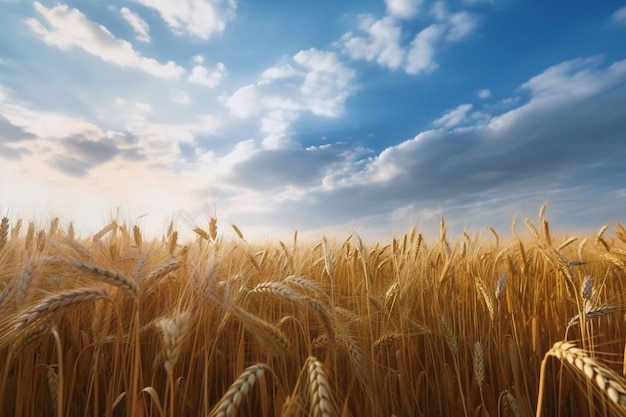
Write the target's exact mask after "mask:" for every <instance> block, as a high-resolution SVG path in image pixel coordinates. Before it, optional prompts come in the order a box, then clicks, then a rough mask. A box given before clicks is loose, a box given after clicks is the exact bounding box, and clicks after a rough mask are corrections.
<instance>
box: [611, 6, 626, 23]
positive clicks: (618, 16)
mask: <svg viewBox="0 0 626 417" xmlns="http://www.w3.org/2000/svg"><path fill="white" fill-rule="evenodd" d="M611 20H612V21H613V23H616V24H618V25H624V26H626V6H624V7H622V8H621V9H618V10H616V11H615V13H613V14H612V15H611Z"/></svg>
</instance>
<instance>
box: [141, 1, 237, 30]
mask: <svg viewBox="0 0 626 417" xmlns="http://www.w3.org/2000/svg"><path fill="white" fill-rule="evenodd" d="M135 1H136V2H137V3H140V4H142V5H143V6H146V7H150V8H152V9H154V10H156V11H157V12H159V15H160V16H161V18H162V19H163V20H164V21H165V23H167V25H168V26H169V27H170V29H171V30H172V31H173V32H174V33H176V34H178V35H182V34H190V35H192V36H194V37H197V38H200V39H209V38H210V37H211V36H213V35H214V34H216V33H220V32H223V31H224V29H225V28H226V23H227V22H228V21H229V20H232V19H233V18H234V17H235V12H236V9H237V4H236V2H235V0H177V1H170V0H135Z"/></svg>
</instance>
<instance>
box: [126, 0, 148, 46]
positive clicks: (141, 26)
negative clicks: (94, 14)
mask: <svg viewBox="0 0 626 417" xmlns="http://www.w3.org/2000/svg"><path fill="white" fill-rule="evenodd" d="M120 13H121V14H122V17H123V18H124V20H126V22H128V24H129V25H130V26H131V27H132V28H133V30H134V31H135V39H137V40H138V41H139V42H150V27H149V26H148V24H147V23H146V21H145V20H143V19H142V18H141V17H140V16H139V15H138V14H137V13H135V12H132V11H130V9H129V8H128V7H122V8H121V9H120Z"/></svg>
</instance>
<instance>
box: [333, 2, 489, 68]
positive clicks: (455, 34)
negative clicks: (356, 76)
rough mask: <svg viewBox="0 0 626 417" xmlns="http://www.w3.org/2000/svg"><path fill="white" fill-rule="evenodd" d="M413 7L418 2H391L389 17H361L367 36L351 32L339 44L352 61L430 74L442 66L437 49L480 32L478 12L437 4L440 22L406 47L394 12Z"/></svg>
mask: <svg viewBox="0 0 626 417" xmlns="http://www.w3.org/2000/svg"><path fill="white" fill-rule="evenodd" d="M392 4H393V5H395V6H391V5H392ZM411 5H412V6H415V7H417V5H418V3H417V2H410V1H405V0H401V1H397V2H388V8H389V9H390V14H389V15H387V16H384V17H383V18H381V19H378V20H376V19H375V18H374V17H373V16H371V15H363V16H361V17H360V19H359V31H360V33H362V34H364V35H365V36H361V35H360V34H354V33H352V32H348V33H345V34H344V35H343V36H342V37H341V38H340V40H339V41H338V42H337V43H336V45H337V46H339V47H340V48H341V50H342V52H343V53H344V54H345V55H347V56H348V57H350V58H351V59H355V60H357V59H362V60H366V61H372V62H376V63H378V64H379V65H381V66H384V67H387V68H389V69H391V70H396V69H398V68H403V69H404V70H405V71H406V72H407V73H409V74H420V73H427V72H431V71H433V70H435V69H436V68H437V67H438V64H437V63H436V62H435V55H436V53H437V49H438V48H439V47H440V46H442V45H446V44H451V43H455V42H459V41H461V40H463V39H465V38H467V37H468V36H469V35H470V34H472V33H473V32H475V31H476V28H477V27H478V23H479V20H480V19H479V16H478V15H476V14H474V13H469V12H458V13H448V12H447V11H446V10H445V6H444V5H443V3H442V2H437V3H435V4H434V5H433V6H432V7H431V9H432V13H431V14H432V16H434V17H435V20H437V23H433V24H431V25H429V26H427V27H425V28H423V29H421V30H420V31H419V32H418V33H416V34H415V35H414V36H413V40H412V41H411V42H410V44H408V45H406V44H404V38H405V37H406V35H407V34H406V33H403V26H402V23H401V22H400V21H399V20H398V19H397V16H395V15H394V14H393V13H391V10H392V7H397V9H393V10H396V11H397V12H398V13H400V11H399V10H408V9H406V7H408V6H411ZM400 6H402V7H404V8H405V9H401V8H400ZM403 16H405V17H407V16H409V15H403Z"/></svg>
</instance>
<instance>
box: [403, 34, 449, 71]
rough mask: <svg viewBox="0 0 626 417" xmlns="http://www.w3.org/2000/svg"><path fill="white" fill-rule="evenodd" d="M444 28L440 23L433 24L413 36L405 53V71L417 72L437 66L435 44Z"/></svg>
mask: <svg viewBox="0 0 626 417" xmlns="http://www.w3.org/2000/svg"><path fill="white" fill-rule="evenodd" d="M444 30H445V29H444V27H443V26H442V25H439V24H433V25H430V26H429V27H427V28H426V29H423V30H422V31H421V32H420V33H418V34H417V35H416V36H415V39H413V42H411V45H410V48H409V52H408V54H407V59H406V64H405V69H406V72H408V73H409V74H419V73H421V72H430V71H433V70H434V69H436V68H437V67H438V64H437V63H436V62H435V45H436V43H437V42H438V41H439V40H440V39H441V37H442V36H443V34H444Z"/></svg>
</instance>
